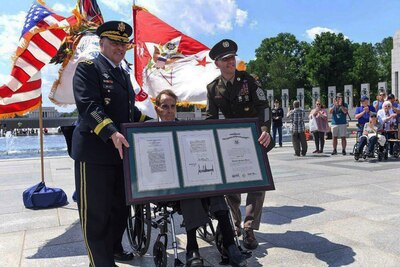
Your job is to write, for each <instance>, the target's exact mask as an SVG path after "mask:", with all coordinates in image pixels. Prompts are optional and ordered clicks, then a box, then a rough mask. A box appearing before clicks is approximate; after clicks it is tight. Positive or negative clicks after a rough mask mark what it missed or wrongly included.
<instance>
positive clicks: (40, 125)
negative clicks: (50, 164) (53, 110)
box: [39, 103, 44, 183]
mask: <svg viewBox="0 0 400 267" xmlns="http://www.w3.org/2000/svg"><path fill="white" fill-rule="evenodd" d="M39 137H40V167H41V175H42V183H44V158H43V110H42V103H40V106H39Z"/></svg>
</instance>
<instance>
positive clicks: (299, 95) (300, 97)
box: [296, 88, 305, 108]
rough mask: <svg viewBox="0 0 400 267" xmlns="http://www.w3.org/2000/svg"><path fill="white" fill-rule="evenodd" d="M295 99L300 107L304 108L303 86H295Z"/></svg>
mask: <svg viewBox="0 0 400 267" xmlns="http://www.w3.org/2000/svg"><path fill="white" fill-rule="evenodd" d="M296 98H297V100H299V101H300V107H301V108H304V99H305V97H304V88H297V97H296Z"/></svg>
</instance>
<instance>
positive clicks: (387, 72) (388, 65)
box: [371, 37, 393, 89]
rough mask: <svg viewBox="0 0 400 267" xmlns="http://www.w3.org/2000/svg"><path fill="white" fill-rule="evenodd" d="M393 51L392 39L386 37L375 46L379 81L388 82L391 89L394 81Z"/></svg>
mask: <svg viewBox="0 0 400 267" xmlns="http://www.w3.org/2000/svg"><path fill="white" fill-rule="evenodd" d="M392 49H393V38H392V37H386V38H384V39H383V40H382V42H380V43H376V44H375V51H376V56H377V59H378V74H379V81H382V82H387V83H388V87H389V88H391V80H392ZM371 89H372V85H371Z"/></svg>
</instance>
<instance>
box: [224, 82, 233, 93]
mask: <svg viewBox="0 0 400 267" xmlns="http://www.w3.org/2000/svg"><path fill="white" fill-rule="evenodd" d="M226 88H227V89H228V90H229V91H230V90H232V88H233V84H232V83H231V81H228V82H227V83H226Z"/></svg>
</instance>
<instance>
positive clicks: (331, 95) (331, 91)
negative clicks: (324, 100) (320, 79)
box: [328, 86, 336, 108]
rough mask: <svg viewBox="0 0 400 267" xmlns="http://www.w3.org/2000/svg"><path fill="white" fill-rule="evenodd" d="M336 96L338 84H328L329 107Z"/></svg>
mask: <svg viewBox="0 0 400 267" xmlns="http://www.w3.org/2000/svg"><path fill="white" fill-rule="evenodd" d="M335 97H336V86H328V108H329V107H330V106H331V105H332V104H333V99H334V98H335Z"/></svg>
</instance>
